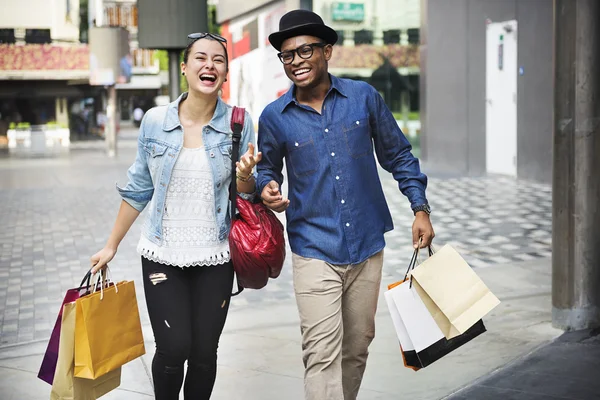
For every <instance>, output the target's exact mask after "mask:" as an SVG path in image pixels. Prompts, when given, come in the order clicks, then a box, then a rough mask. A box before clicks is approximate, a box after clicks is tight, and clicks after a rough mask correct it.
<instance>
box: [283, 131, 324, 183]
mask: <svg viewBox="0 0 600 400" xmlns="http://www.w3.org/2000/svg"><path fill="white" fill-rule="evenodd" d="M288 153H289V156H290V164H291V166H292V170H293V171H294V175H296V176H306V175H310V174H312V173H314V172H316V171H317V169H318V168H319V158H318V157H317V148H316V147H315V143H314V142H313V140H312V139H308V140H305V141H304V142H300V141H296V142H292V143H289V144H288Z"/></svg>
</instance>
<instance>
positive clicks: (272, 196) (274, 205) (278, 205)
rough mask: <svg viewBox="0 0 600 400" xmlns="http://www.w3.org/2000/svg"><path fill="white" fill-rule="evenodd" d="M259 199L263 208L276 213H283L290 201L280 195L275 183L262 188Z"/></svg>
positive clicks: (272, 182)
mask: <svg viewBox="0 0 600 400" xmlns="http://www.w3.org/2000/svg"><path fill="white" fill-rule="evenodd" d="M260 197H261V198H262V201H263V203H264V205H265V206H267V207H269V208H270V209H271V210H273V211H276V212H282V211H285V209H286V208H288V206H289V205H290V201H289V200H288V199H286V198H285V197H283V196H282V195H281V192H280V191H279V184H278V183H277V182H275V181H271V182H269V184H268V185H267V186H265V187H264V189H263V191H262V193H261V195H260Z"/></svg>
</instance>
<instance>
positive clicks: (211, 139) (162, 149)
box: [117, 93, 255, 245]
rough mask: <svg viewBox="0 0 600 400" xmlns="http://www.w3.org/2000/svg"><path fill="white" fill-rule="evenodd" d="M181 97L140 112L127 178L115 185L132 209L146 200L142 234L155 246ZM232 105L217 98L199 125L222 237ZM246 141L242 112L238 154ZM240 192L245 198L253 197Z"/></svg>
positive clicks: (249, 129)
mask: <svg viewBox="0 0 600 400" xmlns="http://www.w3.org/2000/svg"><path fill="white" fill-rule="evenodd" d="M186 96H187V93H184V94H182V95H181V96H179V98H177V100H175V101H174V102H172V103H170V104H169V105H167V106H160V107H154V108H152V109H150V110H149V111H148V112H147V113H146V114H145V115H144V118H143V119H142V123H141V126H140V133H139V136H138V150H137V156H136V158H135V162H134V163H133V165H132V166H131V167H130V168H129V170H128V171H127V176H128V178H129V182H128V183H127V185H126V186H125V187H124V188H120V187H118V186H117V190H118V191H119V194H120V195H121V197H122V198H123V200H125V201H126V202H127V203H129V204H130V205H131V206H132V207H133V208H135V209H136V210H138V211H140V212H141V211H142V210H143V209H144V208H145V207H146V205H148V204H150V209H149V210H148V211H149V212H148V215H147V217H146V220H145V222H144V226H143V229H142V234H143V235H144V236H146V238H148V239H149V240H150V241H152V242H153V243H156V244H158V245H160V244H161V242H162V216H163V210H164V207H165V198H166V195H167V188H168V186H169V182H170V180H171V173H172V172H173V166H174V165H175V161H176V160H177V157H179V152H180V151H181V148H182V147H183V127H182V126H181V122H180V121H179V112H178V111H179V103H180V102H181V100H182V99H184V98H185V97H186ZM231 110H232V107H231V106H229V105H227V104H225V103H224V102H223V101H222V100H221V99H220V98H219V99H218V100H217V107H216V109H215V113H214V115H213V117H212V119H211V120H210V122H209V123H208V125H206V126H205V127H204V128H203V130H202V140H203V142H204V148H205V150H206V156H207V157H208V160H209V164H210V167H211V170H212V175H213V190H214V193H215V215H216V217H217V225H218V228H219V240H221V241H223V240H225V239H226V238H227V236H228V234H229V228H230V221H231V217H230V208H229V184H230V182H231V175H232V174H231V167H232V165H231V164H232V162H231V151H232V147H231V146H232V140H231V137H232V134H233V132H232V131H231V128H230V121H231ZM250 142H252V143H255V135H254V125H253V124H252V120H251V117H250V115H249V114H248V113H247V112H246V117H245V121H244V130H243V131H242V139H241V141H240V154H244V153H245V152H246V151H247V150H248V143H250ZM240 195H242V196H243V197H246V198H249V197H252V196H253V195H244V194H240Z"/></svg>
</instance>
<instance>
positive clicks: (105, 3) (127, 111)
mask: <svg viewBox="0 0 600 400" xmlns="http://www.w3.org/2000/svg"><path fill="white" fill-rule="evenodd" d="M88 24H89V26H98V27H106V26H109V27H123V28H125V29H127V31H128V32H129V48H130V49H131V67H132V68H131V72H132V74H131V80H130V81H129V82H127V83H117V84H116V88H117V95H118V102H119V109H120V119H121V120H122V121H128V120H131V119H132V114H133V110H134V109H135V108H137V107H140V108H142V109H143V110H144V111H146V110H148V109H149V108H151V107H153V106H154V105H155V104H154V103H155V98H156V96H158V95H159V94H160V93H161V92H162V89H163V88H165V87H166V86H167V85H168V76H167V74H166V73H163V74H161V71H160V67H159V60H158V59H157V58H156V57H155V50H151V49H142V48H140V47H139V42H138V5H137V0H88Z"/></svg>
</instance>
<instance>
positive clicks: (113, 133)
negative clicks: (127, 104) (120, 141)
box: [104, 85, 117, 157]
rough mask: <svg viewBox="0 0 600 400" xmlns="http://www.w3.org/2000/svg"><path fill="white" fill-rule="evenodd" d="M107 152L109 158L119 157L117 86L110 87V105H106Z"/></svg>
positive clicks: (105, 135) (105, 133) (105, 134)
mask: <svg viewBox="0 0 600 400" xmlns="http://www.w3.org/2000/svg"><path fill="white" fill-rule="evenodd" d="M104 130H105V132H104V137H105V141H106V151H107V154H108V156H109V157H115V156H116V155H117V89H116V88H115V85H111V86H109V87H108V104H107V105H106V125H105V127H104Z"/></svg>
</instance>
